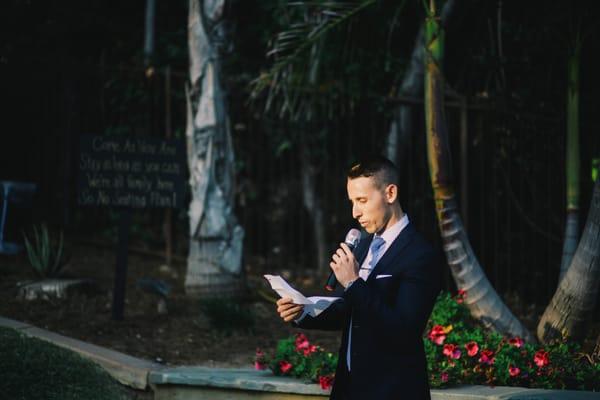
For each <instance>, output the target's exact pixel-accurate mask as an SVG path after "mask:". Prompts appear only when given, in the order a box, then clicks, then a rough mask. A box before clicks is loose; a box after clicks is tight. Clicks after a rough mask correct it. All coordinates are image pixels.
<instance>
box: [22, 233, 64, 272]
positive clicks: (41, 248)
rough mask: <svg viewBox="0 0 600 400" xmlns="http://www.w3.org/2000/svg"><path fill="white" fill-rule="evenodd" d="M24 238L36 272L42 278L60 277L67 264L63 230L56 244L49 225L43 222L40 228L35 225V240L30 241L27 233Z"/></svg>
mask: <svg viewBox="0 0 600 400" xmlns="http://www.w3.org/2000/svg"><path fill="white" fill-rule="evenodd" d="M23 238H24V240H25V249H26V250H27V257H28V258H29V263H30V264H31V266H32V267H33V269H34V270H35V272H36V273H37V274H38V275H39V276H40V277H42V278H55V277H58V276H59V275H60V274H61V272H62V270H63V268H64V267H65V265H66V264H67V263H66V260H65V258H64V255H63V232H62V231H61V232H60V237H59V239H58V244H57V245H56V246H54V245H53V243H52V241H51V240H50V234H49V233H48V227H47V226H46V225H45V224H42V225H41V226H40V227H39V229H38V228H37V227H36V226H34V227H33V241H30V240H29V239H28V238H27V235H25V234H23Z"/></svg>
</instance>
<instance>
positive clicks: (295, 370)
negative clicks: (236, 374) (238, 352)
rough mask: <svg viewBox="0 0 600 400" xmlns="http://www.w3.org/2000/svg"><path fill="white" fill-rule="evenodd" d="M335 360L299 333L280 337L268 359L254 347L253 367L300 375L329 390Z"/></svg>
mask: <svg viewBox="0 0 600 400" xmlns="http://www.w3.org/2000/svg"><path fill="white" fill-rule="evenodd" d="M337 359H338V358H337V355H333V354H332V353H328V352H326V351H325V350H323V349H322V348H321V347H319V346H316V345H314V344H311V343H310V342H309V341H308V338H307V337H306V335H304V334H303V333H299V334H297V335H296V336H292V337H290V338H287V339H283V340H280V341H279V343H278V344H277V351H276V352H275V355H274V356H273V357H272V358H269V357H268V356H267V355H266V354H265V353H264V352H263V351H262V350H260V349H257V350H256V357H255V360H254V368H256V369H266V368H269V369H270V370H271V371H273V373H274V374H275V375H286V376H294V377H298V378H303V379H306V380H309V381H311V382H318V383H319V384H320V385H321V388H323V389H329V388H330V387H331V386H332V385H333V376H334V373H335V367H336V366H337V361H338V360H337Z"/></svg>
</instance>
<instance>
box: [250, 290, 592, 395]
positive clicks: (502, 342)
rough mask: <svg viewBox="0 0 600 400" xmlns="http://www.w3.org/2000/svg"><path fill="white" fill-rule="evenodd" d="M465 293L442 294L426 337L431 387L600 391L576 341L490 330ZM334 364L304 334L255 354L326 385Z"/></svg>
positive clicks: (281, 371)
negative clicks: (535, 340) (528, 339)
mask: <svg viewBox="0 0 600 400" xmlns="http://www.w3.org/2000/svg"><path fill="white" fill-rule="evenodd" d="M466 295H467V294H466V292H465V291H462V290H461V291H459V292H458V294H457V295H456V296H455V297H452V296H451V295H450V294H449V293H442V294H441V295H440V296H439V298H438V300H437V302H436V304H435V307H434V309H433V312H432V315H431V318H430V319H429V322H428V324H427V329H426V331H425V334H424V338H423V341H424V346H425V353H426V357H427V364H428V369H429V382H430V385H431V387H433V388H441V387H449V386H453V385H458V384H470V385H476V384H483V385H490V386H521V387H532V388H544V389H576V390H593V391H599V390H600V363H597V362H594V361H593V359H592V358H591V357H589V356H588V355H586V354H584V353H582V352H581V349H580V346H579V345H578V344H577V343H571V342H568V341H567V340H564V339H563V340H562V341H557V342H554V343H551V344H548V345H539V344H529V343H525V342H524V341H523V340H522V339H521V338H518V337H515V338H509V337H503V336H501V335H499V334H497V333H495V332H493V331H489V330H486V329H485V328H484V327H482V326H481V325H480V324H479V323H478V322H477V321H475V320H474V319H473V318H472V317H471V315H470V313H469V310H468V309H467V308H466V307H465V306H464V304H463V300H464V298H465V296H466ZM307 349H308V350H307ZM336 365H337V357H336V356H333V355H332V354H331V353H326V352H325V351H324V350H322V349H321V348H320V347H318V346H315V345H312V344H310V343H309V342H308V339H307V338H306V336H304V334H298V335H296V336H295V337H291V338H287V339H284V340H281V341H279V344H278V345H277V350H276V352H275V354H274V356H273V357H268V356H267V355H265V354H264V353H263V352H262V351H261V350H257V356H256V359H255V367H256V368H257V369H264V368H266V367H267V366H268V367H269V368H270V369H271V371H273V373H274V374H275V375H289V376H295V377H298V378H302V379H306V380H309V381H312V382H319V383H321V386H322V387H327V386H329V385H330V384H331V383H332V382H333V378H334V376H333V374H334V373H335V366H336ZM325 379H327V381H325ZM324 383H325V384H324Z"/></svg>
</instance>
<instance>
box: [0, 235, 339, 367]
mask: <svg viewBox="0 0 600 400" xmlns="http://www.w3.org/2000/svg"><path fill="white" fill-rule="evenodd" d="M162 264H163V262H162V260H161V259H160V258H159V257H154V256H145V255H139V254H135V253H131V254H130V255H129V262H128V273H127V288H126V305H125V318H124V320H123V321H114V320H112V319H111V307H112V291H111V290H112V287H113V279H114V269H115V267H114V266H115V252H114V250H113V249H111V248H106V247H100V246H96V245H79V246H78V247H77V248H74V249H72V257H71V260H70V263H69V267H68V269H67V271H66V273H67V275H68V276H70V277H79V278H89V279H92V280H93V281H94V282H96V285H97V287H98V291H92V292H91V293H87V294H76V295H74V296H73V297H71V298H68V299H64V300H57V299H54V300H33V301H26V300H18V299H17V287H18V285H19V283H21V282H24V281H28V280H34V279H36V277H35V275H34V274H33V271H32V269H31V267H30V266H29V264H28V261H27V259H26V256H25V255H24V254H21V255H19V256H11V257H8V256H0V316H4V317H7V318H12V319H16V320H20V321H24V322H27V323H30V324H32V325H35V326H38V327H41V328H44V329H48V330H51V331H54V332H57V333H60V334H62V335H66V336H70V337H73V338H77V339H81V340H84V341H87V342H90V343H94V344H97V345H101V346H105V347H108V348H111V349H114V350H117V351H121V352H124V353H126V354H130V355H133V356H136V357H141V358H144V359H148V360H153V361H156V362H160V363H164V364H167V365H183V364H185V365H204V366H223V367H224V366H234V367H241V366H251V365H252V364H253V359H254V354H255V351H256V348H257V347H260V348H262V349H266V350H272V349H274V348H275V344H276V343H277V341H278V340H279V339H282V338H285V337H287V336H289V335H292V334H294V333H295V332H296V330H295V329H294V328H292V327H291V326H290V325H289V324H284V323H283V322H282V321H281V320H280V319H279V317H278V316H277V314H276V313H275V307H274V305H273V304H271V303H269V302H268V301H267V300H265V299H262V298H260V297H259V296H252V295H249V296H248V297H247V298H246V299H244V300H243V302H242V310H243V311H244V312H248V313H251V315H252V316H253V320H254V327H253V328H252V329H251V330H249V329H241V330H233V331H231V332H230V333H228V332H226V331H223V330H218V329H215V328H214V326H211V321H210V319H209V318H208V316H207V314H206V313H205V312H203V311H202V310H203V309H202V307H201V301H200V300H197V299H190V298H188V297H186V296H185V295H184V288H183V280H184V277H185V265H184V264H183V262H181V260H180V261H179V262H176V263H174V265H172V267H171V268H168V269H167V268H165V267H164V266H162V267H161V265H162ZM142 277H149V278H153V279H161V280H163V281H165V282H167V283H168V284H170V285H171V287H172V290H171V294H170V295H169V298H168V300H167V308H168V313H167V314H166V315H159V314H158V312H157V297H156V296H154V295H152V294H149V293H147V292H145V291H143V290H142V289H139V288H138V287H136V282H137V280H138V279H139V278H142ZM263 279H264V278H260V277H259V276H258V275H257V276H252V275H251V274H249V276H248V280H249V281H250V282H255V285H259V286H260V285H262V287H263V288H264V289H265V291H266V292H269V291H270V289H268V285H267V283H266V281H264V282H262V280H263ZM299 288H302V286H300V287H299ZM302 290H304V289H302ZM272 293H273V294H275V293H274V292H272ZM308 336H309V339H310V340H311V341H313V342H315V343H317V344H319V345H321V346H322V347H324V348H325V349H326V350H328V351H337V348H338V346H339V335H338V334H337V333H335V332H311V333H310V334H309V335H308Z"/></svg>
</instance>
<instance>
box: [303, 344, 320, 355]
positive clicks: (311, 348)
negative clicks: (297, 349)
mask: <svg viewBox="0 0 600 400" xmlns="http://www.w3.org/2000/svg"><path fill="white" fill-rule="evenodd" d="M315 351H317V346H315V345H314V344H311V345H310V346H308V347H306V348H304V349H302V353H303V354H304V356H306V357H308V355H309V354H311V353H314V352H315Z"/></svg>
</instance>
